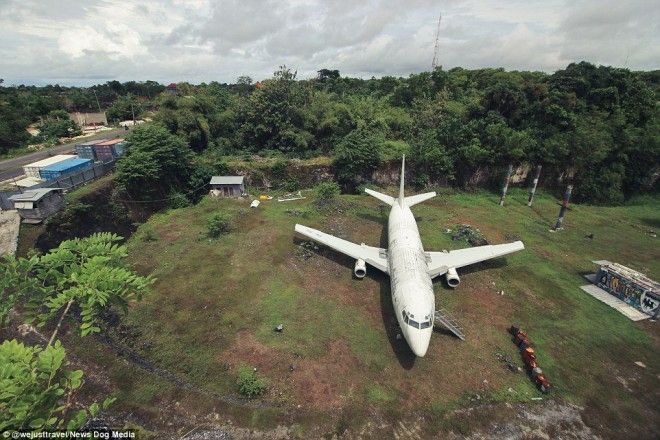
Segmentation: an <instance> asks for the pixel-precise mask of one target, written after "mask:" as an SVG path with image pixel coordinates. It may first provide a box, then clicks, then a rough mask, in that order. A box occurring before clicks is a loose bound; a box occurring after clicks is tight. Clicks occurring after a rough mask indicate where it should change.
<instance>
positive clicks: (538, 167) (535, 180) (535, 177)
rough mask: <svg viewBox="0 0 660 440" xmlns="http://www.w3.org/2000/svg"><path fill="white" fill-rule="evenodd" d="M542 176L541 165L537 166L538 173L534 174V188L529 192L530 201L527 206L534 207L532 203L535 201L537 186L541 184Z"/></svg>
mask: <svg viewBox="0 0 660 440" xmlns="http://www.w3.org/2000/svg"><path fill="white" fill-rule="evenodd" d="M540 176H541V165H536V173H535V174H534V180H533V181H532V187H531V188H530V190H529V199H528V200H527V206H532V202H533V201H534V193H535V192H536V186H537V185H538V184H539V177H540Z"/></svg>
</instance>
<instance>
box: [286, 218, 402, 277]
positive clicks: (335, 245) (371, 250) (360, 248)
mask: <svg viewBox="0 0 660 440" xmlns="http://www.w3.org/2000/svg"><path fill="white" fill-rule="evenodd" d="M296 232H297V233H299V234H300V235H304V236H305V237H307V238H311V239H312V240H314V241H316V242H319V243H321V244H324V245H326V246H328V247H329V248H332V249H334V250H336V251H339V252H341V253H342V254H345V255H348V256H349V257H352V258H355V259H356V260H357V259H361V260H364V261H365V262H366V263H367V264H369V265H371V266H373V267H375V268H376V269H378V270H380V271H382V272H385V273H389V265H388V263H387V251H386V250H385V249H381V248H377V247H373V246H367V245H365V244H355V243H351V242H350V241H346V240H343V239H341V238H339V237H335V236H334V235H330V234H326V233H325V232H321V231H318V230H316V229H312V228H308V227H307V226H303V225H296Z"/></svg>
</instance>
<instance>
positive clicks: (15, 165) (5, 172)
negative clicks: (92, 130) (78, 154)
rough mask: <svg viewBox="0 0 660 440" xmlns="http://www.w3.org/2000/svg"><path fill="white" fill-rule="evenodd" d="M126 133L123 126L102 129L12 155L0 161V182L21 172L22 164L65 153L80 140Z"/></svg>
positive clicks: (71, 149)
mask: <svg viewBox="0 0 660 440" xmlns="http://www.w3.org/2000/svg"><path fill="white" fill-rule="evenodd" d="M126 133H127V131H126V130H124V129H123V128H117V129H115V130H107V131H102V132H100V133H98V134H95V135H93V136H89V137H86V138H84V139H78V140H76V141H74V142H71V143H68V144H62V145H58V146H56V147H52V148H47V149H44V150H40V151H35V152H34V153H30V154H26V155H25V156H19V157H14V158H13V159H6V160H3V161H0V182H2V181H3V180H8V179H12V178H14V177H17V176H20V175H21V174H23V168H22V167H23V165H27V164H29V163H32V162H36V161H38V160H41V159H45V158H47V157H50V156H55V155H56V154H66V153H68V152H71V151H74V150H75V146H76V144H79V143H81V142H86V141H91V140H94V139H102V138H109V137H115V136H123V135H125V134H126Z"/></svg>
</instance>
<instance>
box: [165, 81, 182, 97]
mask: <svg viewBox="0 0 660 440" xmlns="http://www.w3.org/2000/svg"><path fill="white" fill-rule="evenodd" d="M165 93H167V94H168V95H174V96H177V95H178V94H179V89H178V87H177V85H176V83H170V84H168V85H167V87H165Z"/></svg>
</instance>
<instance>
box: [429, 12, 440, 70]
mask: <svg viewBox="0 0 660 440" xmlns="http://www.w3.org/2000/svg"><path fill="white" fill-rule="evenodd" d="M441 21H442V14H440V17H438V30H437V31H436V32H435V49H433V62H432V63H431V70H432V71H433V70H435V68H436V67H437V66H438V51H439V50H440V22H441Z"/></svg>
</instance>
